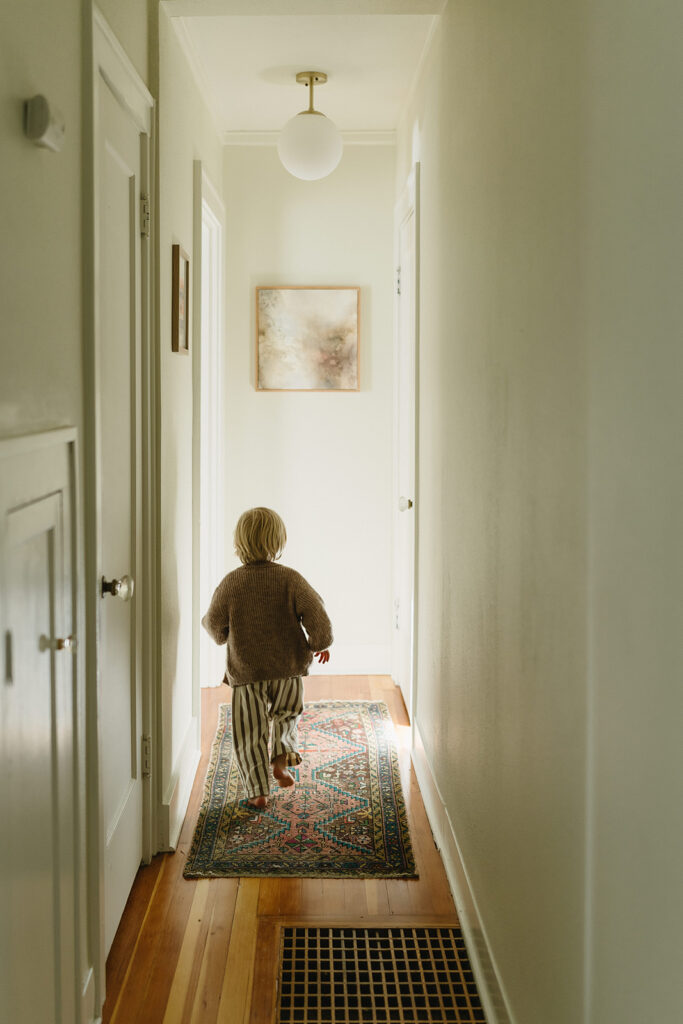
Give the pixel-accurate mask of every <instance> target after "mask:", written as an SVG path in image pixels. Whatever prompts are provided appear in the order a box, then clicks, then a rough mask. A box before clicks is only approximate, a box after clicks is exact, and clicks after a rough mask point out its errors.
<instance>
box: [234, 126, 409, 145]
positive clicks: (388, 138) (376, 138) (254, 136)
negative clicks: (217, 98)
mask: <svg viewBox="0 0 683 1024" xmlns="http://www.w3.org/2000/svg"><path fill="white" fill-rule="evenodd" d="M340 134H341V137H342V141H343V143H344V145H345V146H395V145H396V132H395V131H393V129H392V130H390V131H361V132H340ZM279 137H280V132H221V142H222V143H223V145H224V146H277V140H278V139H279Z"/></svg>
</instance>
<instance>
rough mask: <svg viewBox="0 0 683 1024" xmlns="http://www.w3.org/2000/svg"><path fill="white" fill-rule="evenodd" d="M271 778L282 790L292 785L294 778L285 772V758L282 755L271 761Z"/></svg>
mask: <svg viewBox="0 0 683 1024" xmlns="http://www.w3.org/2000/svg"><path fill="white" fill-rule="evenodd" d="M273 777H274V779H275V780H276V782H277V784H278V786H280V787H281V788H282V789H287V787H288V786H293V785H294V776H293V775H291V774H290V773H289V772H288V771H287V758H286V757H285V755H284V754H280V756H279V757H276V758H275V759H274V761H273Z"/></svg>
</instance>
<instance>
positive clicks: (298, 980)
mask: <svg viewBox="0 0 683 1024" xmlns="http://www.w3.org/2000/svg"><path fill="white" fill-rule="evenodd" d="M276 1021H277V1024H356V1022H358V1024H361V1022H363V1021H366V1022H373V1024H422V1022H427V1024H430V1022H431V1024H436V1022H438V1024H446V1022H450V1021H452V1022H454V1024H479V1022H483V1021H485V1017H484V1011H483V1009H482V1005H481V1002H480V1000H479V996H478V994H477V986H476V984H475V981H474V976H473V974H472V968H471V967H470V963H469V960H468V957H467V950H466V949H465V942H464V940H463V937H462V932H461V931H460V929H459V928H348V927H347V928H307V927H285V928H283V929H282V932H281V945H280V970H279V976H278V992H277V1016H276Z"/></svg>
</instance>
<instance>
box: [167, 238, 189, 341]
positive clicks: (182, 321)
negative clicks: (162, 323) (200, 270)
mask: <svg viewBox="0 0 683 1024" xmlns="http://www.w3.org/2000/svg"><path fill="white" fill-rule="evenodd" d="M171 307H172V308H171V348H172V350H173V351H174V352H189V351H190V319H189V318H190V258H189V256H188V255H187V253H186V252H185V251H184V250H183V249H182V248H181V246H179V245H174V246H173V300H172V303H171Z"/></svg>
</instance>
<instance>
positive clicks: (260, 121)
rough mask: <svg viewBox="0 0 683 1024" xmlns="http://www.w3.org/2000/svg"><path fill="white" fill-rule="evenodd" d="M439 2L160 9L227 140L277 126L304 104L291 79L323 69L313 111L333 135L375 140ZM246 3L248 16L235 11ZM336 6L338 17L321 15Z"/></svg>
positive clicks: (399, 97) (181, 2) (226, 2)
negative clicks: (339, 133) (330, 127)
mask: <svg viewBox="0 0 683 1024" xmlns="http://www.w3.org/2000/svg"><path fill="white" fill-rule="evenodd" d="M440 5H441V0H394V2H393V3H392V2H391V0H374V2H366V3H364V4H363V3H360V2H358V0H326V2H321V0H317V2H316V3H315V4H314V9H315V10H316V11H318V12H319V11H320V10H321V8H322V9H324V10H325V11H326V13H325V14H320V13H314V14H308V13H287V12H289V11H302V10H304V11H305V10H306V9H310V0H289V2H287V0H261V2H259V0H251V3H250V4H248V5H245V4H244V3H240V2H239V0H169V2H166V3H165V4H164V5H163V6H164V9H165V10H166V12H167V13H168V14H169V15H171V17H172V18H173V22H174V26H175V28H176V31H177V32H178V36H179V38H180V40H181V42H182V44H183V46H184V48H185V51H186V53H187V55H188V57H189V59H190V62H191V64H192V66H193V69H194V72H195V77H196V78H197V81H198V83H199V85H200V87H201V89H202V92H203V94H204V97H205V99H206V101H207V103H208V105H209V107H210V109H211V111H212V113H213V116H214V119H215V121H216V126H217V128H218V130H219V131H220V132H221V133H222V134H223V137H224V141H226V142H230V141H248V138H247V137H246V136H245V135H244V134H243V133H249V134H251V133H254V138H256V136H257V135H258V134H259V133H260V134H263V133H271V132H278V131H279V130H280V129H281V128H282V126H283V125H284V124H285V123H286V121H288V120H289V118H290V117H293V116H294V114H296V113H298V112H299V111H300V110H303V109H305V108H306V107H307V106H308V89H307V87H306V86H304V85H299V84H297V82H296V80H295V75H296V73H297V72H298V71H309V70H310V71H324V72H326V73H327V75H328V81H327V83H326V84H325V85H321V86H318V87H316V90H315V107H316V109H317V110H320V111H322V113H324V114H327V116H328V117H330V118H331V119H332V120H333V121H334V122H335V124H336V125H337V127H338V128H339V129H340V130H341V131H343V132H348V133H368V137H370V134H369V133H373V134H377V138H378V141H379V139H380V136H381V134H382V133H391V132H393V130H394V129H395V128H396V125H397V121H398V118H399V115H400V112H401V109H402V107H403V105H404V104H405V103H406V101H407V99H408V97H409V95H410V91H411V87H412V84H413V82H414V79H415V76H416V73H417V70H418V67H419V64H420V60H421V57H422V54H423V52H424V50H425V47H426V43H427V41H428V38H429V35H430V32H431V31H432V26H433V23H434V21H435V8H438V7H440ZM245 6H247V8H248V9H249V11H250V12H251V13H249V14H245V13H243V11H244V9H245ZM341 9H344V10H345V11H346V13H328V12H329V11H330V10H341ZM397 9H398V10H399V12H400V13H394V12H395V11H396V10H397ZM226 10H228V11H229V12H230V13H225V11H226ZM233 10H237V11H239V12H240V13H232V11H233ZM259 10H260V11H262V12H264V13H259ZM359 10H361V11H363V10H364V11H378V10H381V11H382V13H358V11H359ZM195 12H199V13H195ZM271 12H272V13H271ZM362 137H363V136H361V138H362Z"/></svg>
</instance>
